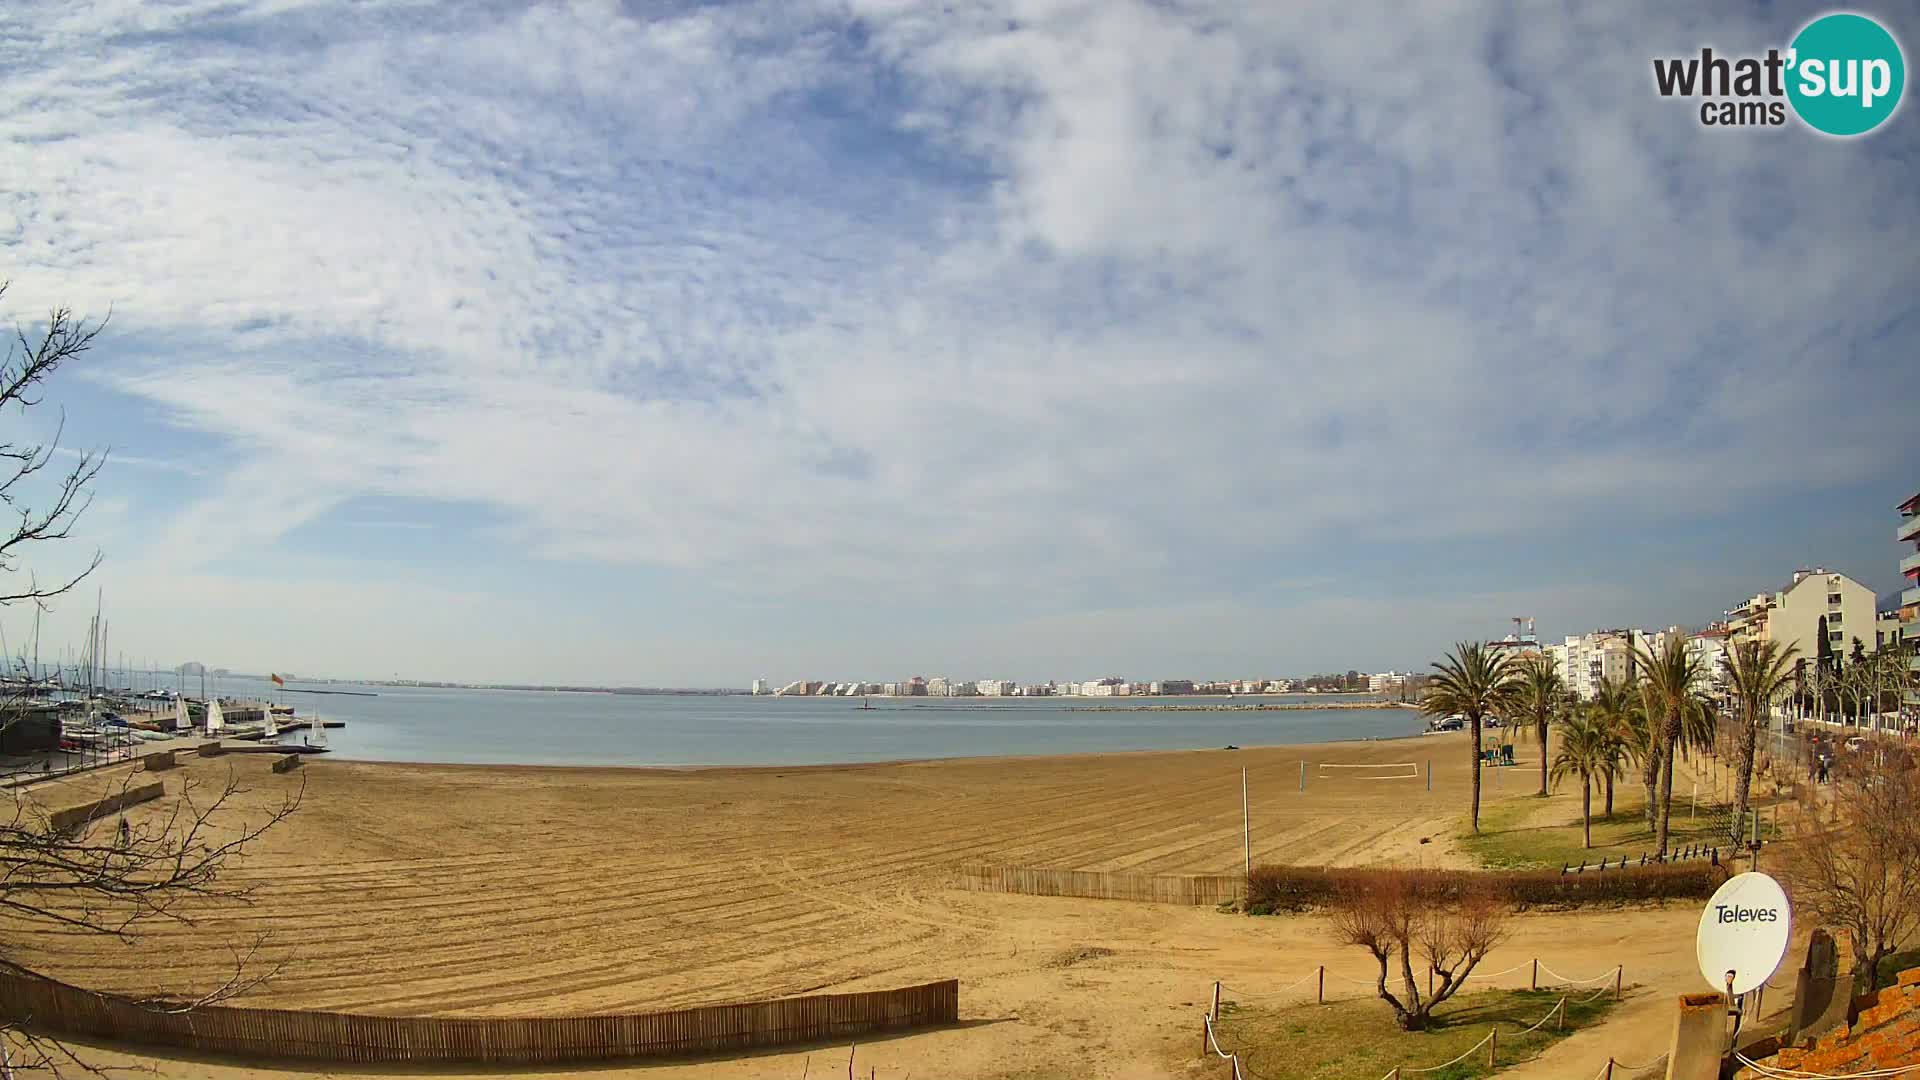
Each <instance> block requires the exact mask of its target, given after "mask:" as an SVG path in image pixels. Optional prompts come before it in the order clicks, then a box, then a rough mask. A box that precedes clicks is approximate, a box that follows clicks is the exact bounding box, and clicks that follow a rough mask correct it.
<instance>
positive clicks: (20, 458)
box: [0, 282, 305, 1076]
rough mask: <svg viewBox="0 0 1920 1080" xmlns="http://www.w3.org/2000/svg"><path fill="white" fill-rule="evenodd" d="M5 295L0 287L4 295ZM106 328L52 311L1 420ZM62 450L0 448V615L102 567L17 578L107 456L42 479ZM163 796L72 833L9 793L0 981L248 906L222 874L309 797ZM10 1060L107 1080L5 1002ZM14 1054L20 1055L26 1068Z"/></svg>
mask: <svg viewBox="0 0 1920 1080" xmlns="http://www.w3.org/2000/svg"><path fill="white" fill-rule="evenodd" d="M5 291H6V285H5V283H4V282H0V295H4V293H5ZM105 325H106V321H105V320H104V319H103V320H101V321H100V322H97V323H89V322H87V321H86V320H85V319H82V318H78V317H76V316H74V314H73V313H72V312H71V311H70V310H69V309H66V308H56V309H54V310H53V311H52V312H50V313H49V314H48V316H47V321H46V322H45V324H43V325H42V326H41V327H40V329H39V330H38V332H37V333H34V334H29V333H28V332H27V331H26V330H16V332H15V334H14V337H13V339H12V341H11V342H10V343H9V345H8V347H7V350H6V353H5V357H4V359H0V415H4V414H5V413H6V412H8V411H10V410H9V409H8V408H7V407H9V406H12V407H14V408H17V409H18V410H19V411H21V412H24V411H25V410H28V409H31V408H34V407H35V406H38V405H39V404H40V402H41V399H40V397H39V391H40V388H41V387H42V386H43V385H44V384H45V382H46V380H47V379H48V378H49V377H50V376H52V375H53V374H54V372H55V371H57V370H58V369H59V368H60V367H61V366H62V365H63V364H65V363H67V362H68V361H71V360H74V359H75V358H77V357H79V356H81V355H82V354H84V353H86V352H87V351H88V350H89V349H91V348H92V347H93V343H94V340H95V339H96V338H97V337H98V336H99V334H100V331H101V330H102V329H103V328H104V327H105ZM62 427H64V422H63V424H62ZM58 449H59V436H58V434H57V433H56V435H55V436H54V438H53V439H52V440H51V441H49V442H47V443H44V444H41V443H35V442H32V441H15V440H12V439H0V504H4V505H5V507H6V508H8V509H10V510H11V511H12V512H13V514H14V518H13V520H12V522H11V527H10V528H9V527H8V526H7V525H4V524H0V606H5V605H10V604H19V603H31V604H34V605H36V606H37V607H38V608H40V609H41V610H47V609H48V601H50V600H52V599H53V598H55V597H58V596H60V595H61V594H63V593H66V592H68V591H70V590H71V589H73V587H74V586H75V585H78V584H79V583H80V582H81V581H82V580H84V579H85V578H86V577H87V575H89V574H91V573H92V572H93V570H94V569H95V568H96V567H98V566H99V565H100V560H101V556H100V553H99V552H98V551H95V552H94V554H93V557H92V559H91V560H89V561H88V563H87V566H86V568H85V569H84V570H81V571H80V572H79V573H78V574H75V575H72V576H70V577H69V576H62V577H61V578H57V579H55V580H54V581H53V582H52V583H48V584H43V583H42V582H41V581H40V579H39V578H38V577H37V576H36V575H35V574H34V573H33V571H32V570H31V569H30V568H28V567H27V566H26V565H25V562H26V558H27V556H28V554H29V553H30V552H32V551H35V550H40V549H38V548H36V547H35V545H37V544H40V543H43V542H50V543H57V542H58V541H62V540H65V539H67V538H68V537H69V535H70V533H71V531H72V529H73V525H74V523H75V522H76V521H77V520H78V519H79V518H80V516H81V515H82V514H83V513H84V512H85V511H86V509H87V505H88V501H89V498H90V496H89V494H88V491H89V485H90V484H91V483H92V481H93V479H94V477H95V476H96V475H97V474H98V473H99V471H100V467H101V465H102V463H103V462H104V460H105V455H104V454H97V453H93V452H84V453H80V454H78V455H77V456H76V457H75V459H74V464H73V465H72V467H71V468H68V469H65V470H64V471H62V470H55V471H54V472H53V473H49V474H47V475H46V476H42V475H40V474H42V473H43V472H44V471H45V470H47V469H48V468H49V466H51V465H52V463H53V461H54V458H55V456H56V451H57V450H58ZM8 697H9V699H10V700H7V701H0V729H4V728H5V727H6V726H7V725H8V724H10V723H12V722H13V721H14V720H15V718H17V717H18V716H20V715H22V714H23V712H24V706H25V704H26V698H25V697H23V696H21V695H16V694H11V693H10V694H8ZM181 775H183V776H184V775H185V774H181ZM136 776H137V777H138V778H139V780H142V781H148V780H151V779H152V778H153V777H152V775H151V774H146V773H136V772H135V770H134V769H133V768H132V767H127V768H125V769H124V770H123V771H121V772H119V773H118V774H116V775H115V776H114V777H113V778H112V779H110V780H107V781H105V782H104V783H103V784H102V787H101V790H100V792H99V795H100V796H102V797H103V798H104V799H106V800H111V801H110V802H103V803H101V804H98V805H120V804H121V803H124V802H125V797H126V796H127V794H128V792H129V790H130V789H131V786H132V785H133V784H134V783H135V782H136ZM169 786H172V787H174V790H173V791H172V792H171V793H170V794H168V795H166V796H164V797H163V800H162V801H161V802H160V803H159V804H158V805H157V806H156V805H150V806H149V808H148V809H147V810H145V811H144V812H140V813H136V814H134V815H130V816H127V815H123V814H122V813H121V812H119V811H112V812H108V813H103V814H98V815H96V816H95V817H94V818H93V819H91V820H85V821H78V822H67V821H64V820H56V816H55V815H54V814H52V813H50V812H49V811H48V810H47V809H46V808H45V807H44V806H43V805H42V802H41V801H40V800H39V799H38V798H36V796H35V793H34V791H33V790H32V789H31V788H28V787H24V786H21V785H15V786H13V787H11V788H9V789H8V793H9V794H8V795H7V796H4V797H0V971H5V972H9V973H14V974H20V973H24V972H25V970H26V969H25V968H24V967H22V966H21V964H20V961H19V957H20V955H21V949H20V941H21V938H19V937H16V936H15V935H34V934H41V935H44V934H47V933H50V932H54V931H60V932H66V933H80V934H97V935H101V936H105V937H116V938H123V939H124V938H129V937H131V936H132V935H133V934H134V933H135V932H136V931H137V929H138V928H139V926H140V924H142V923H144V922H148V921H151V920H156V919H168V920H174V921H177V922H183V923H191V922H192V920H193V918H194V917H195V915H196V913H198V912H202V911H204V910H207V908H208V906H209V905H215V904H221V903H245V902H247V901H248V900H249V895H248V890H247V889H245V888H244V887H236V886H234V885H232V884H231V883H229V882H228V881H226V880H225V879H223V877H222V870H223V869H224V868H225V867H226V865H227V864H228V862H229V861H230V860H231V859H232V857H233V856H234V855H236V854H238V853H239V852H240V851H241V850H242V849H244V848H245V847H246V846H247V845H248V844H249V843H251V842H253V841H254V840H256V839H258V838H259V837H260V836H261V834H263V833H265V832H266V831H267V830H268V829H271V828H273V827H274V826H275V825H277V824H279V823H280V822H281V821H283V820H285V819H286V817H287V816H288V815H289V814H291V813H293V812H294V810H295V809H296V808H297V807H298V806H299V804H300V798H301V796H302V794H303V793H304V791H305V784H304V780H303V781H302V782H301V783H300V784H299V785H298V787H296V788H295V789H294V790H293V791H291V792H288V793H286V794H285V795H283V797H282V798H281V799H280V800H279V801H278V802H277V803H276V804H274V805H270V806H267V807H265V808H264V809H261V810H258V811H251V812H249V813H248V814H246V815H243V813H242V808H241V807H240V805H239V800H240V799H241V797H242V796H244V795H246V794H247V792H246V791H245V790H244V789H243V788H241V787H240V785H239V782H238V780H237V779H236V778H235V777H234V776H233V775H232V774H231V773H230V774H229V776H228V778H227V780H226V782H225V783H224V785H222V786H221V787H220V788H219V790H218V791H217V792H209V791H206V790H204V789H203V787H202V786H201V785H200V784H198V783H196V782H195V781H194V780H192V779H191V778H185V779H183V780H181V781H180V782H179V783H178V784H177V785H169ZM89 794H92V793H91V792H90V793H89ZM9 801H10V802H11V807H9V806H8V805H7V804H8V802H9ZM248 817H251V820H250V821H249V820H248ZM259 948H260V942H259V941H255V942H253V943H251V944H250V945H248V946H247V947H246V948H244V949H241V950H238V951H237V952H236V955H235V957H234V967H233V974H232V976H231V977H230V978H228V979H226V980H225V981H224V982H223V983H222V984H220V985H218V986H214V987H210V988H201V989H199V990H196V991H195V992H194V993H192V994H190V995H188V996H186V997H184V998H180V999H174V998H168V999H164V1000H161V999H156V1000H153V1001H151V1002H146V1003H144V1004H146V1005H148V1007H151V1008H154V1009H168V1010H180V1009H193V1008H199V1007H203V1006H206V1005H209V1004H212V1003H214V1002H217V1001H222V1000H225V999H227V998H230V997H233V996H234V995H236V994H240V993H243V992H245V991H246V990H248V989H250V988H252V987H254V986H257V985H259V983H260V982H261V981H262V980H264V979H266V978H269V977H271V976H272V975H273V974H274V972H275V971H276V970H277V968H275V967H273V966H269V965H261V964H257V963H255V962H254V961H255V960H256V958H257V957H258V953H259ZM7 1046H11V1047H12V1048H13V1049H12V1050H7V1051H6V1052H5V1060H4V1067H5V1068H9V1069H12V1070H38V1072H30V1073H29V1075H46V1074H48V1073H51V1074H52V1075H56V1076H57V1075H61V1074H62V1072H63V1071H66V1072H84V1073H98V1072H100V1071H101V1070H99V1069H98V1068H95V1067H94V1066H92V1065H90V1064H88V1063H87V1062H85V1061H84V1060H82V1059H80V1058H79V1057H77V1056H76V1055H74V1054H73V1053H72V1052H71V1051H69V1050H68V1049H67V1048H66V1047H65V1046H64V1045H63V1044H61V1043H60V1042H59V1041H58V1040H57V1039H54V1038H52V1037H50V1036H49V1035H47V1034H46V1033H45V1032H43V1031H41V1030H39V1029H37V1028H36V1027H35V1026H34V1018H33V1017H31V1016H25V1015H19V1010H18V1008H17V1007H15V1006H13V1005H10V1004H9V1003H7V1002H6V1001H4V1000H0V1047H7ZM14 1050H23V1051H24V1058H25V1059H24V1060H23V1059H22V1057H21V1056H16V1055H15V1054H14V1052H13V1051H14Z"/></svg>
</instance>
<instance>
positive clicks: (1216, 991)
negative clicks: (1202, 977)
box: [1207, 979, 1220, 1020]
mask: <svg viewBox="0 0 1920 1080" xmlns="http://www.w3.org/2000/svg"><path fill="white" fill-rule="evenodd" d="M1207 1019H1209V1020H1218V1019H1220V980H1219V979H1215V980H1213V1008H1212V1010H1210V1011H1209V1012H1208V1013H1207Z"/></svg>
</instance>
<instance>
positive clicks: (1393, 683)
mask: <svg viewBox="0 0 1920 1080" xmlns="http://www.w3.org/2000/svg"><path fill="white" fill-rule="evenodd" d="M1411 676H1412V673H1411V672H1406V671H1382V672H1380V673H1379V674H1377V675H1369V676H1367V691H1368V692H1369V693H1374V694H1397V693H1399V692H1400V691H1402V690H1404V689H1406V688H1407V679H1408V678H1410V677H1411Z"/></svg>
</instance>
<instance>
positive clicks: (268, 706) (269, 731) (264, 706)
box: [260, 701, 280, 739]
mask: <svg viewBox="0 0 1920 1080" xmlns="http://www.w3.org/2000/svg"><path fill="white" fill-rule="evenodd" d="M260 711H261V712H263V713H265V714H266V717H267V722H266V724H265V726H263V727H262V728H261V729H260V737H261V738H262V739H277V738H279V737H280V725H278V724H276V723H274V722H273V703H272V702H270V701H263V702H261V703H260Z"/></svg>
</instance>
